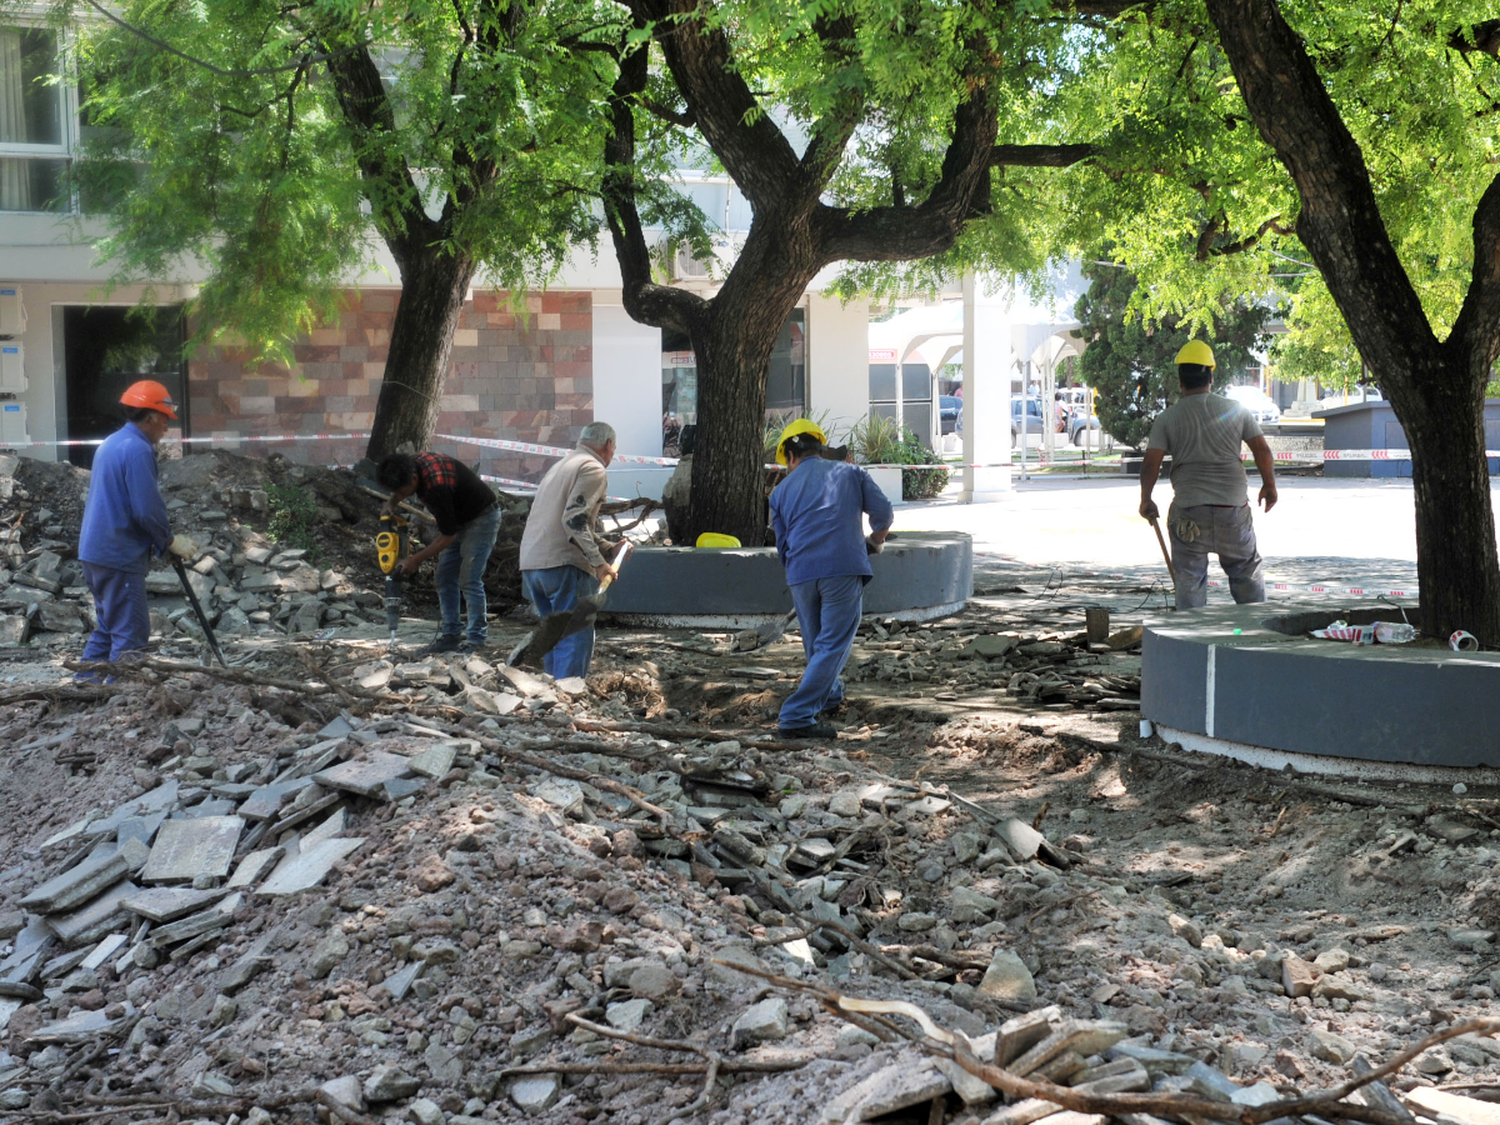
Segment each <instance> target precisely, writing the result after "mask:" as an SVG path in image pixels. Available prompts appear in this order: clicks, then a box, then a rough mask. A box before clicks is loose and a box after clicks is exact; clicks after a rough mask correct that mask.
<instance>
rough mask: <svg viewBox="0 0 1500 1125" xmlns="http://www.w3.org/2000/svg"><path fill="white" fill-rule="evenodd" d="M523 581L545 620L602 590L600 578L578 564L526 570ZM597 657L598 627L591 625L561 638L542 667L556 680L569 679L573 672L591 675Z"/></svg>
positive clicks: (579, 674) (522, 576)
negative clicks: (590, 671) (595, 630)
mask: <svg viewBox="0 0 1500 1125" xmlns="http://www.w3.org/2000/svg"><path fill="white" fill-rule="evenodd" d="M521 582H522V585H523V586H524V587H525V589H526V596H527V597H528V598H530V599H531V604H532V605H534V606H535V607H536V612H537V616H538V617H540V618H541V619H542V620H544V621H545V620H546V619H547V618H548V617H550V616H551V615H552V614H554V613H567V612H568V611H569V610H571V609H572V608H573V607H574V606H576V605H577V604H578V599H579V598H582V597H587V596H588V595H590V594H594V593H597V592H598V590H599V579H597V578H595V577H594V576H593V575H592V574H590V573H588V572H587V571H584V570H579V569H578V568H577V567H576V566H549V567H546V568H545V569H542V570H523V571H522V572H521ZM593 659H594V627H593V626H592V625H590V626H589V627H588V628H587V629H582V630H580V631H578V632H577V633H574V634H573V635H572V636H571V637H564V638H563V639H562V640H561V641H559V642H558V643H557V647H556V648H554V649H553V650H552V651H551V652H549V653H548V654H547V655H546V656H544V657H542V667H543V668H545V669H546V670H547V674H548V675H550V676H551V677H552V678H553V679H554V680H565V679H567V678H568V677H569V676H586V675H588V672H589V662H590V661H592V660H593Z"/></svg>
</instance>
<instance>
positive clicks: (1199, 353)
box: [1172, 340, 1214, 367]
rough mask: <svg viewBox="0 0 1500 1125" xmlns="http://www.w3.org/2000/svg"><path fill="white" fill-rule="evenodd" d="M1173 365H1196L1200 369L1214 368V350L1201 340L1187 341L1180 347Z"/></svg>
mask: <svg viewBox="0 0 1500 1125" xmlns="http://www.w3.org/2000/svg"><path fill="white" fill-rule="evenodd" d="M1172 362H1173V363H1196V364H1198V365H1199V366H1200V367H1213V366H1214V350H1213V348H1211V347H1209V346H1208V345H1207V344H1205V343H1204V342H1203V341H1202V340H1189V341H1188V342H1187V343H1185V344H1183V345H1182V350H1181V351H1180V352H1178V353H1177V358H1176V359H1175V360H1173V361H1172Z"/></svg>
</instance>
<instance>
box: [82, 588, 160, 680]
mask: <svg viewBox="0 0 1500 1125" xmlns="http://www.w3.org/2000/svg"><path fill="white" fill-rule="evenodd" d="M83 580H84V581H85V582H87V583H88V587H89V593H91V594H93V595H94V609H95V611H96V613H97V615H98V618H99V624H98V627H97V628H95V629H94V632H93V633H92V634H91V635H90V637H89V641H88V644H86V645H85V646H84V648H83V657H82V658H83V659H84V660H107V661H110V662H114V661H116V660H119V659H120V657H122V656H124V655H126V654H127V653H132V652H138V651H140V650H141V649H144V648H145V647H146V641H147V640H149V639H150V637H151V613H150V611H149V610H147V608H146V576H145V575H144V574H132V573H131V572H130V571H128V570H116V569H115V568H114V567H112V566H97V565H95V564H94V563H90V562H86V563H84V564H83ZM75 678H76V679H86V678H88V679H97V678H98V677H97V673H92V672H80V673H79V674H78V676H77V677H75Z"/></svg>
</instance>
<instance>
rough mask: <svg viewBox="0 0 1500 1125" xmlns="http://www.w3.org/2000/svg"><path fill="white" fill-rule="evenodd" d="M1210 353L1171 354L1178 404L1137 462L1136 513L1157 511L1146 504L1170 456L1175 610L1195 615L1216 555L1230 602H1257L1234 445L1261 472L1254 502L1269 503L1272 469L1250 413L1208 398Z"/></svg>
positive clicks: (1254, 554) (1188, 349)
mask: <svg viewBox="0 0 1500 1125" xmlns="http://www.w3.org/2000/svg"><path fill="white" fill-rule="evenodd" d="M1213 378H1214V353H1213V349H1212V348H1210V347H1209V346H1208V345H1207V344H1205V343H1204V342H1203V341H1202V340H1191V341H1189V342H1188V343H1187V344H1186V345H1184V346H1183V348H1182V350H1181V351H1179V352H1178V353H1177V381H1178V383H1179V384H1180V385H1181V388H1182V397H1181V398H1180V399H1178V400H1177V401H1176V402H1175V403H1173V404H1172V405H1171V406H1169V407H1167V409H1166V410H1164V411H1162V413H1161V415H1160V416H1159V417H1158V418H1157V419H1156V423H1155V425H1153V426H1152V427H1151V439H1150V441H1148V442H1147V444H1146V457H1145V460H1144V461H1143V462H1142V464H1141V507H1140V512H1141V515H1142V516H1143V517H1144V518H1145V519H1148V520H1155V519H1156V518H1157V517H1158V516H1159V515H1160V512H1159V510H1158V509H1157V507H1156V503H1155V501H1153V500H1152V499H1151V490H1152V489H1154V488H1155V487H1156V478H1157V476H1158V474H1159V473H1160V472H1161V462H1162V458H1163V457H1164V456H1166V455H1167V454H1168V453H1170V454H1171V455H1172V493H1173V498H1172V506H1171V507H1170V508H1169V509H1168V510H1167V530H1168V532H1169V534H1170V538H1171V540H1172V567H1173V569H1174V570H1175V571H1176V572H1177V573H1176V586H1177V608H1178V609H1196V608H1198V607H1199V606H1201V605H1203V604H1205V603H1206V602H1207V601H1208V588H1207V587H1208V556H1209V555H1210V554H1215V555H1218V556H1219V565H1221V566H1222V567H1223V568H1224V573H1225V574H1227V575H1228V576H1229V592H1230V593H1231V594H1233V595H1234V600H1235V601H1237V602H1241V603H1243V602H1263V601H1265V600H1266V584H1265V580H1264V579H1263V578H1262V577H1261V570H1260V552H1259V551H1257V550H1256V548H1255V527H1254V525H1253V524H1252V523H1251V521H1250V503H1249V499H1248V497H1249V486H1248V484H1247V482H1246V479H1245V464H1244V461H1243V459H1242V455H1241V453H1240V443H1241V442H1244V443H1245V444H1246V445H1248V446H1249V447H1250V453H1251V455H1252V456H1253V457H1254V458H1255V467H1256V468H1257V469H1258V470H1259V471H1260V479H1261V486H1260V502H1261V504H1263V505H1264V506H1265V510H1266V511H1268V512H1269V511H1270V510H1271V509H1272V508H1273V507H1275V505H1276V470H1275V468H1274V464H1273V461H1272V459H1271V447H1270V446H1269V445H1267V444H1266V439H1265V438H1264V437H1263V436H1262V435H1261V432H1260V427H1259V426H1258V425H1256V423H1255V419H1254V418H1253V417H1252V416H1251V414H1250V411H1248V410H1246V409H1245V408H1244V407H1243V406H1241V405H1240V404H1239V403H1237V402H1235V401H1234V400H1233V399H1231V398H1225V397H1224V396H1223V395H1216V394H1213V393H1212V387H1213Z"/></svg>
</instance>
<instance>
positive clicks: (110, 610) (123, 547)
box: [78, 379, 198, 678]
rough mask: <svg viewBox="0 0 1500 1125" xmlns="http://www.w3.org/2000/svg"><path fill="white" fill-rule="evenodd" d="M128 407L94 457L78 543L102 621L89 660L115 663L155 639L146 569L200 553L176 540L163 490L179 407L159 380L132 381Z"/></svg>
mask: <svg viewBox="0 0 1500 1125" xmlns="http://www.w3.org/2000/svg"><path fill="white" fill-rule="evenodd" d="M120 403H121V404H122V405H123V406H124V407H125V417H126V422H125V425H123V426H121V427H120V428H119V429H118V430H116V431H115V432H114V433H113V434H111V435H110V436H109V437H108V438H106V439H105V440H104V443H103V444H102V445H100V446H99V451H98V452H97V453H95V454H94V468H93V472H92V474H91V475H90V477H89V494H88V500H87V501H86V502H85V504H84V509H83V529H82V532H81V534H80V535H79V539H78V559H79V561H80V562H81V563H82V564H83V578H84V581H85V582H87V583H88V587H89V592H90V593H91V594H93V595H94V608H95V611H96V616H97V618H98V626H97V627H96V628H95V629H94V632H93V634H92V635H91V636H90V637H89V640H88V644H87V645H86V646H85V647H84V650H83V659H84V660H99V661H109V662H111V663H112V662H114V661H117V660H119V659H120V658H121V657H123V656H127V655H129V654H130V653H134V652H139V651H140V650H142V649H144V648H145V647H146V641H147V639H148V638H149V637H150V635H151V615H150V613H149V612H148V611H147V608H146V571H147V570H148V569H149V566H150V562H151V558H152V555H153V554H155V555H163V554H166V552H167V551H171V552H172V553H173V554H174V555H177V556H178V557H179V558H182V559H187V560H191V559H193V558H196V557H197V554H198V545H197V544H196V543H195V542H194V541H193V540H192V539H190V538H189V537H188V536H186V535H173V534H172V529H171V526H170V525H169V524H168V522H167V506H166V504H165V503H164V502H163V501H162V498H161V490H160V489H159V488H157V485H156V447H157V445H158V444H159V443H160V442H161V439H162V438H163V437H165V436H166V433H167V427H168V426H169V425H170V424H171V423H172V422H175V421H176V420H177V404H176V403H174V402H173V401H172V396H171V394H170V393H168V391H167V388H166V387H164V386H162V385H161V384H160V383H158V382H155V381H154V380H151V379H143V380H142V381H140V382H138V383H132V384H131V385H130V386H129V387H128V388H126V390H125V393H124V394H123V395H122V396H120ZM80 678H90V674H84V676H82V677H80ZM93 678H97V677H93Z"/></svg>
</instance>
